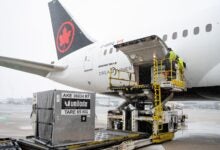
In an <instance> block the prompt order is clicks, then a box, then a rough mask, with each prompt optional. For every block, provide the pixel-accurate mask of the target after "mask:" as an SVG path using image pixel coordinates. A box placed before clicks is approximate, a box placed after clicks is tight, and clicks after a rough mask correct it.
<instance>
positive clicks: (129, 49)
mask: <svg viewBox="0 0 220 150" xmlns="http://www.w3.org/2000/svg"><path fill="white" fill-rule="evenodd" d="M114 47H115V48H116V49H117V50H120V51H122V52H123V53H124V54H125V55H126V56H127V57H128V59H129V61H130V62H131V64H133V67H134V73H135V80H136V82H137V83H139V84H149V83H150V82H151V67H152V65H153V58H154V57H156V58H157V59H162V58H164V57H165V55H166V54H167V49H168V47H167V46H166V44H165V43H164V42H163V41H162V40H161V39H160V38H159V37H158V36H156V35H152V36H149V37H145V38H140V39H136V40H132V41H127V42H123V43H120V44H116V45H114Z"/></svg>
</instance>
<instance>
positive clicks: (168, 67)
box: [165, 59, 176, 81]
mask: <svg viewBox="0 0 220 150" xmlns="http://www.w3.org/2000/svg"><path fill="white" fill-rule="evenodd" d="M175 64H176V62H175V61H172V63H171V61H170V60H168V59H167V60H165V71H166V75H167V80H168V81H171V80H173V79H175V78H176V67H175ZM171 65H172V66H171ZM171 69H172V70H171ZM171 71H172V72H171ZM171 76H172V77H171Z"/></svg>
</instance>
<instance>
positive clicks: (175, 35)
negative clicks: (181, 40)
mask: <svg viewBox="0 0 220 150" xmlns="http://www.w3.org/2000/svg"><path fill="white" fill-rule="evenodd" d="M176 38H177V32H174V33H173V35H172V39H173V40H175V39H176Z"/></svg>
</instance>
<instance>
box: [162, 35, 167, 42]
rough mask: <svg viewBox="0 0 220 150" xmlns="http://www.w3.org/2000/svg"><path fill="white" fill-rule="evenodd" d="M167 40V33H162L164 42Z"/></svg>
mask: <svg viewBox="0 0 220 150" xmlns="http://www.w3.org/2000/svg"><path fill="white" fill-rule="evenodd" d="M166 40H167V34H164V35H163V41H164V42H165V41H166Z"/></svg>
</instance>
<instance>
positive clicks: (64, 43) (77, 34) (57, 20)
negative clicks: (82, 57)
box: [48, 0, 93, 59]
mask: <svg viewBox="0 0 220 150" xmlns="http://www.w3.org/2000/svg"><path fill="white" fill-rule="evenodd" d="M48 6H49V10H50V16H51V22H52V26H53V33H54V40H55V44H56V50H57V57H58V59H61V58H63V57H64V56H66V55H68V54H70V53H72V52H74V51H76V50H78V49H80V48H82V47H85V46H87V45H90V44H92V43H93V42H92V40H90V39H89V38H88V37H87V36H86V35H85V33H83V32H82V30H81V29H80V28H79V26H78V25H77V24H76V22H75V21H74V20H73V19H72V18H71V17H70V15H69V14H68V13H67V11H66V10H65V9H64V8H63V6H62V5H61V4H60V2H59V1H58V0H53V1H51V2H49V3H48Z"/></svg>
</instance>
